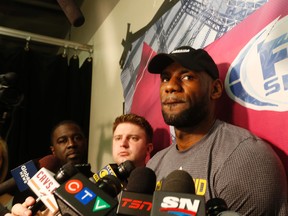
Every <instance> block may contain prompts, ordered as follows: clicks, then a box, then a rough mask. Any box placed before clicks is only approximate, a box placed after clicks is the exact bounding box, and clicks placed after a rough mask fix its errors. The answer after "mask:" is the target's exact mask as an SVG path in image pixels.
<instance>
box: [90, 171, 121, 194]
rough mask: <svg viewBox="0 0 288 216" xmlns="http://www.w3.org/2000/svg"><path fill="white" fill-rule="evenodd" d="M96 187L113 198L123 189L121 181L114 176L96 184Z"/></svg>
mask: <svg viewBox="0 0 288 216" xmlns="http://www.w3.org/2000/svg"><path fill="white" fill-rule="evenodd" d="M96 185H97V187H98V188H100V189H101V190H102V191H104V192H105V193H107V194H108V195H110V196H111V197H116V196H117V195H118V194H119V193H120V192H121V189H122V186H121V183H120V181H119V179H118V178H117V177H116V176H114V175H106V176H104V177H103V178H101V179H100V180H99V181H98V182H97V183H96Z"/></svg>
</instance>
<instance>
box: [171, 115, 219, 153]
mask: <svg viewBox="0 0 288 216" xmlns="http://www.w3.org/2000/svg"><path fill="white" fill-rule="evenodd" d="M214 123H215V119H213V120H211V121H209V122H201V123H200V124H198V125H196V126H195V127H189V128H175V135H176V143H177V147H178V150H179V151H184V150H186V149H188V148H190V147H191V146H192V145H194V144H195V143H197V142H199V141H200V140H201V139H202V138H203V137H204V136H205V135H206V134H207V133H208V132H209V130H210V129H211V127H212V126H213V125H214Z"/></svg>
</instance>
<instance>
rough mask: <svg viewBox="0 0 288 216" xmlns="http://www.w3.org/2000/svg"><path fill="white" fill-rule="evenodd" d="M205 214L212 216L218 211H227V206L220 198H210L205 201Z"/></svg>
mask: <svg viewBox="0 0 288 216" xmlns="http://www.w3.org/2000/svg"><path fill="white" fill-rule="evenodd" d="M206 210H207V215H209V216H214V215H218V214H219V213H220V212H223V211H227V210H228V206H227V204H226V202H225V201H224V200H223V199H221V198H212V199H210V200H208V201H207V202H206Z"/></svg>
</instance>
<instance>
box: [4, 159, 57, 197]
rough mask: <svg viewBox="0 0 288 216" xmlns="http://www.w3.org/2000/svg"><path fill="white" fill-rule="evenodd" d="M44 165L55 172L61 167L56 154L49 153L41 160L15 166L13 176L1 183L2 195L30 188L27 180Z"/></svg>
mask: <svg viewBox="0 0 288 216" xmlns="http://www.w3.org/2000/svg"><path fill="white" fill-rule="evenodd" d="M42 167H46V168H47V169H48V170H50V171H52V172H55V171H56V170H58V169H59V167H60V161H59V159H57V158H56V157H55V156H54V155H47V156H45V157H43V158H41V159H39V160H30V161H28V162H26V163H24V164H22V165H20V166H18V167H16V168H14V169H13V170H11V174H12V176H13V177H12V178H10V179H8V180H6V181H5V182H2V183H1V184H0V195H2V194H5V193H12V192H13V191H15V190H16V189H17V188H18V190H19V191H20V192H23V191H25V190H27V189H28V188H29V187H28V185H27V182H28V181H29V179H31V177H32V176H33V175H35V174H36V172H37V171H38V169H40V168H42Z"/></svg>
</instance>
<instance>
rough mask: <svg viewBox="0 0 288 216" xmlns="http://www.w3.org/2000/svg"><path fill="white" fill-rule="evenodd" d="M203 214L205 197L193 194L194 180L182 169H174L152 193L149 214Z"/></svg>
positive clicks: (164, 215)
mask: <svg viewBox="0 0 288 216" xmlns="http://www.w3.org/2000/svg"><path fill="white" fill-rule="evenodd" d="M171 214H175V215H187V216H189V215H191V216H194V215H197V216H205V215H206V213H205V199H204V197H203V196H197V195H195V186H194V181H193V179H192V177H191V175H190V174H189V173H188V172H186V171H184V170H175V171H173V172H171V173H170V174H169V175H168V176H167V177H166V179H164V180H163V183H162V188H161V190H160V191H155V192H154V195H153V205H152V210H151V216H168V215H171Z"/></svg>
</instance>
